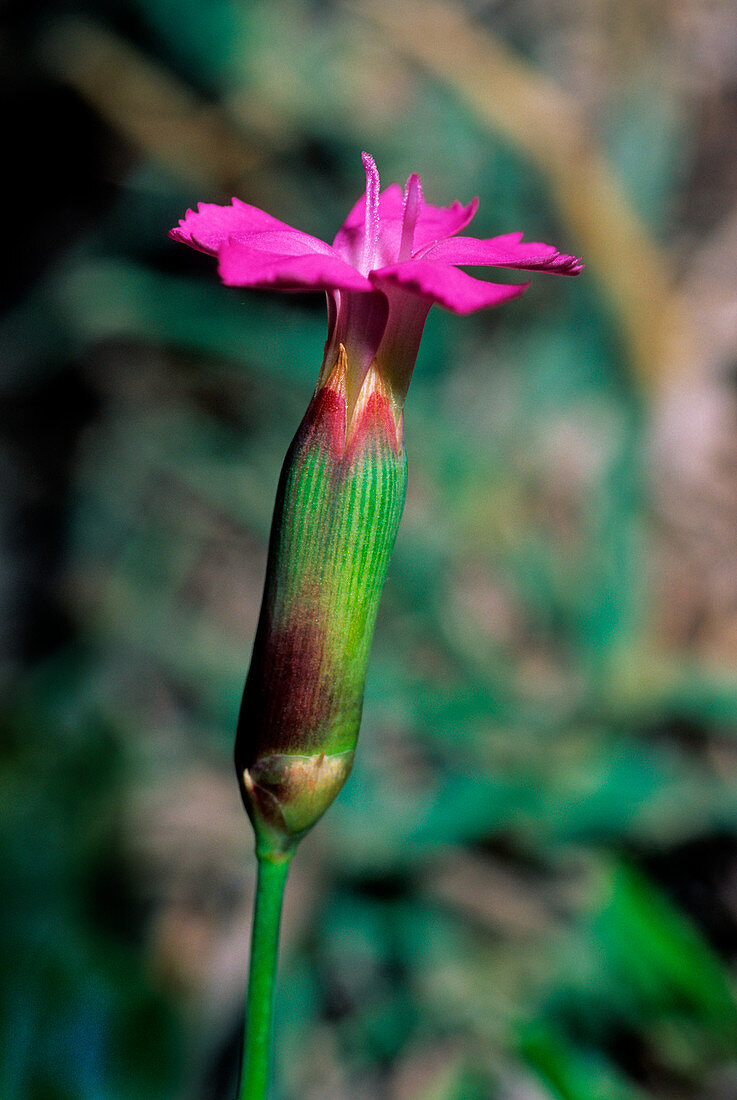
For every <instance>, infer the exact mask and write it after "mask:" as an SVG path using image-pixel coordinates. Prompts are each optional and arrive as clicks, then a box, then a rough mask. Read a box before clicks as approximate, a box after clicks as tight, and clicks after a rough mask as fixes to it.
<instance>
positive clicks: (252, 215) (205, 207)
mask: <svg viewBox="0 0 737 1100" xmlns="http://www.w3.org/2000/svg"><path fill="white" fill-rule="evenodd" d="M264 229H281V230H291V232H292V233H298V232H299V230H297V229H291V226H289V225H287V224H286V223H285V222H280V221H279V219H278V218H273V217H272V216H271V214H267V213H266V211H265V210H259V208H258V207H257V206H249V204H248V203H247V202H241V200H240V199H233V202H232V204H231V205H230V206H218V205H217V204H216V203H214V202H200V203H198V204H197V209H196V210H188V211H187V213H186V214H185V216H184V217H183V218H180V219H179V225H178V226H177V227H176V228H174V229H171V230H170V231H169V236H170V237H171V238H172V240H175V241H181V242H182V244H188V245H190V246H191V247H192V248H197V249H199V251H200V252H208V253H210V254H211V255H213V256H214V255H216V254H217V251H218V249H219V248H220V246H221V245H222V244H224V243H225V242H226V241H227V239H228V237H233V236H238V235H240V234H245V233H254V232H258V231H260V230H264Z"/></svg>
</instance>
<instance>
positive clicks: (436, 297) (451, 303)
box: [369, 260, 529, 313]
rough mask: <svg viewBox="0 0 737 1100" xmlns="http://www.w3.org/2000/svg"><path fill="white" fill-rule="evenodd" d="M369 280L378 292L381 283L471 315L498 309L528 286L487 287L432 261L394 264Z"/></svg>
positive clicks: (487, 285) (491, 284)
mask: <svg viewBox="0 0 737 1100" xmlns="http://www.w3.org/2000/svg"><path fill="white" fill-rule="evenodd" d="M369 278H370V279H371V281H372V283H373V284H374V285H375V286H376V287H377V288H379V289H380V288H381V285H382V283H385V284H389V285H390V286H398V287H402V288H403V289H404V290H408V291H410V293H412V294H417V295H419V297H421V298H423V299H424V300H425V301H426V302H430V303H433V304H437V305H439V306H443V308H444V309H449V310H450V311H451V312H452V313H473V312H474V310H477V309H486V308H487V307H488V306H495V305H498V303H500V302H506V301H508V300H509V299H510V298H517V297H518V296H519V295H520V294H522V293H523V292H524V291H525V290H526V289H527V287H528V286H529V283H523V284H522V285H521V286H514V285H512V286H510V285H502V284H500V283H486V282H483V281H482V280H481V279H474V278H472V276H471V275H466V274H465V273H464V272H463V271H459V270H458V268H456V267H451V265H450V264H444V263H438V262H437V261H434V260H433V261H431V260H409V261H408V262H407V263H403V264H393V265H391V266H390V267H384V268H382V269H381V270H380V271H373V272H371V275H370V276H369Z"/></svg>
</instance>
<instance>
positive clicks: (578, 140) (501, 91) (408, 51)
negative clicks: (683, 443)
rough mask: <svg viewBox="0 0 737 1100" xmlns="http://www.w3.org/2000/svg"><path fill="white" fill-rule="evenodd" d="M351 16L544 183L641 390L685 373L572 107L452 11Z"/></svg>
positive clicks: (635, 242)
mask: <svg viewBox="0 0 737 1100" xmlns="http://www.w3.org/2000/svg"><path fill="white" fill-rule="evenodd" d="M352 9H353V11H354V12H356V13H357V14H359V15H360V16H361V17H363V18H365V19H366V20H368V21H370V22H371V23H372V24H374V25H375V26H376V27H377V28H379V29H380V30H381V31H382V38H383V40H384V41H386V42H388V43H390V44H391V48H393V49H396V50H398V51H399V52H400V53H402V54H403V55H404V56H405V57H406V58H408V59H410V60H411V61H413V62H415V63H417V64H418V65H420V66H421V67H423V68H424V69H426V70H428V71H429V72H430V73H431V74H432V75H433V76H436V77H438V78H439V79H440V80H442V81H443V82H444V83H446V84H448V85H450V86H451V87H452V88H453V89H454V90H455V91H456V92H457V93H458V95H459V96H460V97H461V98H462V99H463V101H464V103H465V104H466V105H467V106H468V107H469V109H470V110H471V111H472V112H473V113H474V114H475V115H476V117H477V118H478V119H479V120H480V121H481V122H482V123H483V124H484V125H485V126H487V127H488V128H490V129H492V130H493V131H494V132H496V133H499V134H502V135H503V136H504V137H506V138H508V139H509V141H511V142H512V143H513V145H514V146H515V147H517V148H518V149H521V150H522V151H523V152H524V153H525V154H526V155H527V156H528V157H529V158H530V160H531V161H532V162H533V163H534V164H535V165H536V167H537V168H538V169H539V171H540V172H541V173H542V174H543V175H544V177H545V178H546V179H547V180H548V182H549V184H550V188H551V193H552V196H553V198H554V200H555V202H556V204H557V206H558V210H559V212H560V215H561V217H562V218H563V219H564V221H565V223H566V224H567V225H568V226H570V229H571V234H572V240H571V241H569V242H567V247H568V248H569V251H570V250H575V251H579V252H580V253H581V254H582V255H583V257H584V259H585V261H586V263H587V265H588V267H589V269H590V270H591V271H592V272H593V273H594V274H595V275H596V276H597V278H598V279H599V280H600V281H601V284H602V286H603V288H604V291H605V293H606V295H607V298H608V300H609V301H610V303H611V305H612V307H613V308H614V310H615V311H616V315H617V317H618V320H619V321H620V322H621V327H622V332H623V335H624V338H625V344H626V348H627V351H628V354H629V357H630V360H631V363H632V366H633V369H634V373H635V376H636V378H637V380H638V381H639V383H640V384H641V385H642V386H644V387H645V389H646V390H647V391H651V390H653V389H659V388H661V387H662V386H663V385H664V384H665V383H666V381H667V380H668V379H670V378H672V377H673V376H674V375H677V374H678V373H680V371H681V370H682V369H684V368H687V367H689V366H692V365H693V363H694V361H695V359H694V357H693V355H692V354H691V346H692V340H691V333H690V325H689V322H688V318H687V316H686V311H685V308H684V306H683V303H682V301H681V299H680V298H679V296H678V295H677V294H676V293H675V291H674V289H673V283H672V279H671V277H670V273H669V270H668V265H667V259H666V257H665V256H664V254H663V253H662V252H661V250H660V249H659V248H658V246H657V244H656V243H655V242H654V241H653V240H652V238H651V236H650V234H649V233H648V230H647V228H646V227H645V225H644V224H643V223H642V221H641V220H640V219H639V218H638V216H637V215H636V214H635V212H634V211H633V210H632V208H631V206H630V205H629V203H628V201H627V199H626V197H625V195H624V193H623V192H622V190H621V188H620V187H619V185H618V183H617V181H616V179H615V178H614V176H613V173H612V169H611V167H610V165H609V164H608V163H607V161H606V158H605V157H604V156H603V154H602V153H601V151H600V150H599V149H598V148H597V147H596V145H595V143H594V140H593V138H592V136H591V135H590V133H589V132H588V129H587V126H586V122H585V119H584V118H583V117H582V116H581V112H580V111H579V109H578V106H577V104H576V103H575V101H574V100H573V99H572V98H571V97H570V96H568V95H567V94H566V93H565V92H564V91H562V90H561V89H560V88H559V87H557V85H556V84H555V83H554V82H553V81H551V80H550V79H548V78H547V77H545V76H542V75H541V74H540V73H539V72H537V71H536V70H535V69H534V68H533V67H532V66H531V65H530V64H528V63H527V62H526V61H524V60H523V59H521V58H519V57H517V56H516V55H515V54H514V53H513V52H512V51H511V50H510V49H508V48H507V47H506V46H505V45H504V44H503V43H502V42H500V41H499V39H497V38H495V37H494V36H493V35H492V34H491V33H490V32H489V31H488V30H487V29H486V28H484V27H480V26H478V25H475V24H474V23H473V22H472V21H471V20H470V19H469V18H468V17H467V16H466V15H465V14H464V12H463V11H462V10H461V8H460V5H457V4H451V3H445V2H443V0H404V2H403V3H401V4H397V3H395V0H365V2H360V0H359V2H358V3H353V4H352Z"/></svg>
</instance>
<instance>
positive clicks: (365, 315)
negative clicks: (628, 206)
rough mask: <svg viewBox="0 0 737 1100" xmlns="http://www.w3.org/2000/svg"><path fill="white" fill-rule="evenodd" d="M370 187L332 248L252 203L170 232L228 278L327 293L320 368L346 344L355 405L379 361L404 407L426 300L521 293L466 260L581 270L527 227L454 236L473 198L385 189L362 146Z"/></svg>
mask: <svg viewBox="0 0 737 1100" xmlns="http://www.w3.org/2000/svg"><path fill="white" fill-rule="evenodd" d="M363 165H364V169H365V171H366V191H365V194H364V195H363V196H362V197H361V198H360V199H359V200H358V202H357V203H356V204H355V206H354V207H353V209H352V210H351V212H350V213H349V215H348V217H347V218H346V220H345V222H344V223H343V225H342V226H341V228H340V229H339V230H338V233H337V235H336V237H335V240H334V241H333V243H332V245H329V244H327V243H326V242H325V241H321V240H318V239H317V238H316V237H312V236H310V235H309V234H308V233H303V232H301V230H299V229H293V228H292V227H291V226H288V225H286V224H285V223H284V222H281V221H279V220H278V219H277V218H274V217H272V216H271V215H270V214H266V213H265V212H264V211H263V210H259V209H257V207H255V206H249V205H248V204H247V203H244V202H241V201H240V200H239V199H233V202H232V204H231V205H230V206H215V205H214V204H211V203H200V204H199V206H198V208H197V210H196V211H194V210H189V211H188V212H187V214H186V216H185V217H184V218H182V220H181V221H180V223H179V226H178V227H177V228H176V229H172V230H171V233H170V236H171V237H173V238H174V240H177V241H182V242H183V243H185V244H188V245H191V246H192V247H193V248H197V249H199V250H201V251H202V252H208V253H210V254H211V255H214V256H217V258H218V266H219V271H220V276H221V278H222V280H223V282H224V283H226V284H227V285H229V286H247V287H254V288H259V289H269V288H270V289H274V290H291V291H300V290H301V291H306V290H307V291H309V290H313V291H314V290H324V291H325V292H326V293H327V297H328V339H327V342H326V345H325V360H324V363H323V370H322V373H321V376H320V382H324V381H325V379H326V378H327V376H328V375H329V373H330V371H331V370H332V369H333V367H334V365H335V362H336V360H337V356H338V349H339V347H340V345H341V344H342V345H343V346H344V348H345V349H346V355H347V362H348V383H347V385H348V400H349V406H353V405H355V402H356V400H357V398H358V394H359V393H360V390H361V387H362V385H363V383H364V380H365V377H366V374H367V372H368V370H369V368H370V367H371V365H372V364H376V366H377V368H378V370H379V371H380V372H381V374H382V376H383V378H384V380H385V382H386V384H387V386H388V387H389V389H390V390H391V393H392V399H393V403H394V406H395V409H396V412H397V414H399V412H400V411H401V407H402V405H403V402H404V398H405V395H406V392H407V387H408V386H409V382H410V378H411V376H412V370H413V368H414V363H415V359H416V356H417V350H418V348H419V344H420V338H421V336H422V329H423V327H424V324H425V319H426V317H427V314H428V311H429V309H430V306H432V305H439V306H442V307H443V308H444V309H447V310H450V311H451V312H452V313H473V312H475V311H476V310H479V309H486V308H487V307H489V306H495V305H499V304H500V303H501V302H505V301H507V300H508V299H510V298H516V297H517V296H518V295H520V294H522V293H523V292H524V290H525V289H526V288H527V286H528V285H529V283H522V284H517V285H509V284H502V283H493V282H486V281H484V280H481V279H476V278H474V277H473V276H471V275H468V274H466V273H465V272H463V271H460V270H459V268H458V266H457V265H462V266H467V265H468V266H474V265H479V266H492V267H507V268H515V269H520V270H526V271H548V272H554V273H556V274H558V275H577V274H578V273H579V271H580V270H581V268H582V266H583V265H582V263H581V261H580V260H579V259H577V258H576V257H574V256H567V255H564V254H563V253H560V252H558V251H557V250H556V249H555V248H553V247H552V246H551V245H549V244H540V243H529V242H524V241H523V240H522V234H521V233H508V234H505V235H504V236H501V237H492V238H490V239H488V240H479V239H478V238H476V237H460V236H458V234H459V233H460V232H461V231H462V230H463V229H465V228H466V227H467V226H468V224H469V223H470V222H471V220H472V218H473V216H474V214H475V213H476V209H477V207H478V200H477V199H473V201H472V202H470V203H468V205H466V206H464V205H463V204H462V203H460V202H457V201H456V202H453V203H451V205H450V206H432V205H430V203H427V202H425V200H424V197H423V194H422V186H421V184H420V180H419V177H418V176H416V175H414V174H413V175H411V176H410V177H409V179H408V180H407V184H406V186H405V188H404V191H402V189H401V188H400V187H399V186H398V185H397V184H394V183H393V184H391V185H390V186H389V187H387V188H386V189H385V190H384V191H381V190H380V184H379V173H378V171H377V169H376V165H375V163H374V160H373V158H372V157H371V156H369V154H368V153H364V154H363Z"/></svg>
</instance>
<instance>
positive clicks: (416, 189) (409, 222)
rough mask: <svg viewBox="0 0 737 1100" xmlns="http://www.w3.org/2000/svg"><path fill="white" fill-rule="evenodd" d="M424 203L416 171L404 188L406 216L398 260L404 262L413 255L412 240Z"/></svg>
mask: <svg viewBox="0 0 737 1100" xmlns="http://www.w3.org/2000/svg"><path fill="white" fill-rule="evenodd" d="M421 203H422V184H421V183H420V177H419V176H418V175H416V174H415V173H414V172H413V173H412V175H411V176H410V177H409V179H408V180H407V186H406V187H405V189H404V216H403V217H402V239H401V241H400V244H399V255H398V256H397V260H398V261H399V263H403V262H404V261H405V260H409V259H410V257H411V256H412V241H413V239H414V235H415V226H416V225H417V216H418V214H419V213H420V205H421Z"/></svg>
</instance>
